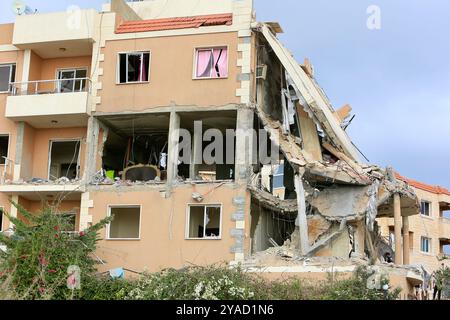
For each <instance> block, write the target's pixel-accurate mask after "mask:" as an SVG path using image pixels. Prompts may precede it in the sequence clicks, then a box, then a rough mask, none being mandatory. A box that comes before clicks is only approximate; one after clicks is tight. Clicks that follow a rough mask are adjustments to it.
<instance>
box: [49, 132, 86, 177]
mask: <svg viewBox="0 0 450 320" xmlns="http://www.w3.org/2000/svg"><path fill="white" fill-rule="evenodd" d="M81 141H82V138H73V139H50V140H49V150H48V171H47V177H48V180H51V181H55V180H58V179H60V178H56V179H53V178H52V177H51V168H52V150H53V143H54V142H78V157H77V163H76V169H77V175H76V177H75V180H77V179H80V172H81Z"/></svg>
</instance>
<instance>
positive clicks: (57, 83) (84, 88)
mask: <svg viewBox="0 0 450 320" xmlns="http://www.w3.org/2000/svg"><path fill="white" fill-rule="evenodd" d="M10 92H11V95H13V96H27V95H42V94H55V93H70V92H91V80H90V79H89V78H71V79H54V80H38V81H27V82H13V83H11V84H10Z"/></svg>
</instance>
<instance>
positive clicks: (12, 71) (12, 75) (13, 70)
mask: <svg viewBox="0 0 450 320" xmlns="http://www.w3.org/2000/svg"><path fill="white" fill-rule="evenodd" d="M0 68H9V80H8V88H7V89H6V90H2V88H0V93H8V92H11V83H14V81H16V72H17V66H16V64H15V63H5V64H0Z"/></svg>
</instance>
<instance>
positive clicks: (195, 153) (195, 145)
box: [189, 121, 203, 180]
mask: <svg viewBox="0 0 450 320" xmlns="http://www.w3.org/2000/svg"><path fill="white" fill-rule="evenodd" d="M192 138H193V139H192V157H191V163H190V165H189V177H190V178H191V179H192V180H195V178H196V172H197V166H198V165H199V164H202V158H203V152H202V150H203V127H202V125H201V123H200V122H197V121H195V123H194V136H193V137H192Z"/></svg>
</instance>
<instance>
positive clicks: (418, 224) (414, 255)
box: [379, 175, 450, 274]
mask: <svg viewBox="0 0 450 320" xmlns="http://www.w3.org/2000/svg"><path fill="white" fill-rule="evenodd" d="M397 178H398V179H400V180H403V181H405V182H407V183H408V184H409V185H410V186H412V187H413V188H414V190H415V192H416V194H417V196H418V197H419V201H420V214H418V215H415V216H413V217H411V219H410V220H409V243H410V244H409V249H410V257H411V258H410V259H411V260H410V263H411V264H416V265H422V266H423V267H424V268H425V269H426V270H427V272H428V273H430V274H431V273H432V272H433V271H435V270H437V269H439V268H441V266H442V264H444V265H446V266H449V250H448V248H449V247H448V245H450V219H449V215H448V214H449V211H450V191H449V190H447V189H446V188H443V187H439V186H432V185H428V184H425V183H422V182H419V181H416V180H412V179H408V178H405V177H402V176H400V175H397ZM379 223H380V226H381V233H382V235H383V236H384V237H386V238H388V239H389V243H390V244H391V245H393V246H395V245H394V244H395V235H394V223H393V221H392V219H389V218H383V219H379Z"/></svg>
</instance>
